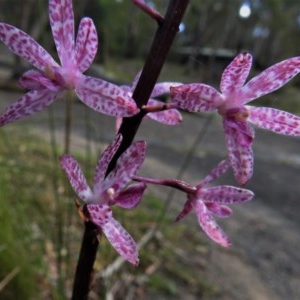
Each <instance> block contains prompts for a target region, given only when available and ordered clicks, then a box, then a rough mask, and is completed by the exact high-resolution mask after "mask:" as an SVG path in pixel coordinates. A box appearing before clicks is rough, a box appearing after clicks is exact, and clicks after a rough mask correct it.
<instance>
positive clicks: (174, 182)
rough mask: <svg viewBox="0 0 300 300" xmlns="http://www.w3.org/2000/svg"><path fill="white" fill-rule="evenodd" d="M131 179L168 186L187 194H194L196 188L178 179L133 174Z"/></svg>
mask: <svg viewBox="0 0 300 300" xmlns="http://www.w3.org/2000/svg"><path fill="white" fill-rule="evenodd" d="M132 179H133V180H136V181H139V182H145V183H151V184H158V185H164V186H170V187H173V188H175V189H177V190H180V191H182V192H184V193H187V194H195V193H196V192H197V188H196V187H195V186H191V185H189V184H188V183H186V182H185V181H183V180H179V179H157V178H147V177H141V176H134V177H132Z"/></svg>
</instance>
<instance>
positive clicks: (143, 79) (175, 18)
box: [72, 0, 189, 300]
mask: <svg viewBox="0 0 300 300" xmlns="http://www.w3.org/2000/svg"><path fill="white" fill-rule="evenodd" d="M188 4H189V0H171V1H170V3H169V6H168V10H167V12H166V15H165V17H164V18H163V20H162V22H160V23H159V27H158V29H157V31H156V34H155V37H154V40H153V43H152V46H151V49H150V52H149V55H148V58H147V60H146V63H145V66H144V68H143V71H142V73H141V76H140V79H139V81H138V83H137V86H136V88H135V90H134V93H133V95H132V98H133V99H134V100H135V102H136V103H137V105H138V107H140V108H141V107H142V106H143V105H146V104H147V102H148V99H149V98H150V95H151V92H152V90H153V88H154V85H155V83H156V81H157V79H158V76H159V74H160V71H161V69H162V67H163V64H164V62H165V59H166V56H167V54H168V52H169V49H170V47H171V45H172V43H173V40H174V38H175V36H176V33H177V32H178V30H179V25H180V23H181V20H182V18H183V15H184V13H185V11H186V8H187V6H188ZM144 116H145V112H144V111H143V110H141V112H140V113H138V114H137V115H135V116H133V117H131V118H124V119H123V122H122V125H121V127H120V130H119V132H120V133H121V134H122V135H123V140H122V143H121V146H120V147H119V149H118V151H117V153H116V155H115V156H114V157H113V159H112V161H111V162H110V164H109V166H108V170H107V174H108V173H109V172H110V171H111V170H112V169H113V168H114V166H115V164H116V161H117V159H118V158H119V157H120V155H121V154H122V153H123V152H124V151H125V150H126V149H127V148H128V147H129V146H130V145H131V143H132V141H133V139H134V137H135V134H136V132H137V130H138V128H139V126H140V124H141V122H142V119H143V117H144ZM95 237H96V233H95V226H94V225H93V224H92V223H90V222H87V223H85V232H84V237H83V241H82V247H81V250H80V257H79V261H78V265H77V269H76V274H75V281H74V288H73V296H72V300H75V299H81V300H84V299H87V297H88V292H89V286H90V280H91V277H92V276H91V275H92V273H93V264H94V261H95V258H96V252H97V248H98V242H96V238H95ZM82 252H84V253H82Z"/></svg>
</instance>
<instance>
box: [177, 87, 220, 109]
mask: <svg viewBox="0 0 300 300" xmlns="http://www.w3.org/2000/svg"><path fill="white" fill-rule="evenodd" d="M171 98H172V102H173V103H174V104H175V105H176V106H177V107H178V108H181V109H184V110H187V111H191V112H199V111H203V112H208V111H213V110H215V109H217V108H218V107H219V106H220V104H222V103H223V101H224V99H223V96H222V95H221V94H220V93H219V92H218V91H217V90H215V89H214V88H213V87H211V86H209V85H206V84H197V83H191V84H184V85H181V86H178V87H171Z"/></svg>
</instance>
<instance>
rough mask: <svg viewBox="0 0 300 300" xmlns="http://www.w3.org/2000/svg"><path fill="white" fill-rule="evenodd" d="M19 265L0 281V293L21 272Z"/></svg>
mask: <svg viewBox="0 0 300 300" xmlns="http://www.w3.org/2000/svg"><path fill="white" fill-rule="evenodd" d="M20 270H21V269H20V268H19V267H15V268H14V269H13V270H12V271H11V272H10V273H9V274H8V275H6V277H5V278H4V279H3V280H2V281H1V282H0V293H1V291H2V290H3V289H4V288H5V287H6V286H7V285H8V283H9V282H10V281H11V280H12V279H13V278H14V277H15V276H16V275H17V274H18V273H19V272H20Z"/></svg>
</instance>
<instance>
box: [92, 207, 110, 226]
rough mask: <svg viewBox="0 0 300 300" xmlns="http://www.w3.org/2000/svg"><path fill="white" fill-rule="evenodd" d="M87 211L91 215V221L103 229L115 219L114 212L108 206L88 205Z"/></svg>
mask: <svg viewBox="0 0 300 300" xmlns="http://www.w3.org/2000/svg"><path fill="white" fill-rule="evenodd" d="M86 209H87V211H88V213H89V219H90V221H91V222H93V223H94V224H95V225H97V226H98V227H100V228H101V229H102V228H103V226H104V225H105V224H107V223H109V222H111V220H112V218H113V216H112V210H111V208H110V207H109V206H108V205H107V204H88V205H87V206H86Z"/></svg>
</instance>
